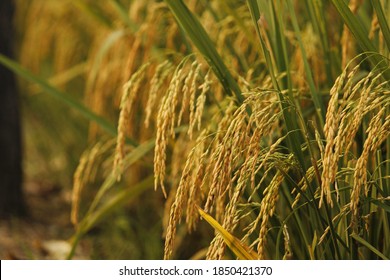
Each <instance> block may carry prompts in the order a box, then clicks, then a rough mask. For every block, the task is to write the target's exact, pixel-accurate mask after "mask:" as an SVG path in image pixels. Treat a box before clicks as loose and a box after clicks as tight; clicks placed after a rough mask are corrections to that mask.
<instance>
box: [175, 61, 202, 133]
mask: <svg viewBox="0 0 390 280" xmlns="http://www.w3.org/2000/svg"><path fill="white" fill-rule="evenodd" d="M198 67H200V64H199V63H198V61H197V60H195V61H194V62H193V63H192V64H191V68H190V71H189V72H188V74H187V77H186V78H185V80H184V85H183V93H182V96H183V97H182V101H181V108H180V112H179V116H178V118H177V125H178V126H179V125H180V124H181V122H182V118H183V114H184V111H185V109H186V107H187V106H188V103H189V101H188V99H189V95H190V90H191V89H192V85H193V81H194V79H196V71H199V70H197V69H198Z"/></svg>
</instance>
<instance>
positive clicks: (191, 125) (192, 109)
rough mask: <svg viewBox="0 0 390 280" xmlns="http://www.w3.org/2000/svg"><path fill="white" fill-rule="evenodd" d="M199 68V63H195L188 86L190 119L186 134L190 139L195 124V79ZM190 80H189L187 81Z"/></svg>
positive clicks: (197, 77)
mask: <svg viewBox="0 0 390 280" xmlns="http://www.w3.org/2000/svg"><path fill="white" fill-rule="evenodd" d="M200 70H201V64H197V65H196V68H195V70H194V74H193V77H192V82H191V87H190V93H189V94H190V104H189V106H190V121H189V125H188V135H189V137H190V139H192V136H193V129H194V126H195V122H196V118H195V112H196V107H195V106H196V101H195V100H196V90H197V80H198V79H199V78H200ZM188 82H190V81H188Z"/></svg>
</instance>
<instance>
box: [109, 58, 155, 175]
mask: <svg viewBox="0 0 390 280" xmlns="http://www.w3.org/2000/svg"><path fill="white" fill-rule="evenodd" d="M148 65H149V64H144V65H142V66H141V67H140V69H139V70H138V71H137V72H136V73H134V74H133V75H132V76H131V78H130V80H129V81H128V82H126V83H125V84H124V85H123V92H122V99H121V103H120V113H119V121H118V136H117V144H116V149H115V159H114V171H115V172H116V175H117V180H118V181H119V180H120V178H121V174H122V172H123V159H124V157H125V142H126V134H127V133H126V132H127V129H128V125H129V119H130V114H131V113H132V107H133V103H134V100H135V98H136V95H137V93H138V90H139V88H140V86H141V81H142V80H143V77H144V74H145V70H146V68H147V66H148Z"/></svg>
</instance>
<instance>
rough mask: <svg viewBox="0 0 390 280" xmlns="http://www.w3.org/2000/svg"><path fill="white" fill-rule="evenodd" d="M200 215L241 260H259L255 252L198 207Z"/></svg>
mask: <svg viewBox="0 0 390 280" xmlns="http://www.w3.org/2000/svg"><path fill="white" fill-rule="evenodd" d="M198 211H199V214H200V215H201V216H202V218H203V219H205V220H206V221H207V222H208V223H209V224H210V225H211V226H212V227H213V228H214V229H215V230H216V231H218V233H219V234H220V235H221V236H222V238H223V240H224V241H225V243H226V245H228V246H229V248H230V249H231V250H232V251H233V253H234V254H235V255H236V256H237V257H238V258H239V259H241V260H257V259H258V256H257V254H256V253H255V252H253V251H252V250H251V249H249V248H248V247H247V246H245V245H244V244H242V243H241V241H240V240H239V239H238V238H237V237H235V236H233V235H232V234H231V233H229V232H228V231H227V230H225V229H224V228H223V227H222V226H221V225H220V224H219V223H218V222H217V221H216V220H215V219H214V218H213V217H211V216H210V215H209V214H207V213H206V212H205V211H203V210H202V209H201V208H199V207H198Z"/></svg>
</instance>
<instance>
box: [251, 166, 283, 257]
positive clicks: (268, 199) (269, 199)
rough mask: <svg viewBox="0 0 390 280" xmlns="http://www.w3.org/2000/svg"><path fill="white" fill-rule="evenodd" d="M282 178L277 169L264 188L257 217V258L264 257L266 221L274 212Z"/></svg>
mask: <svg viewBox="0 0 390 280" xmlns="http://www.w3.org/2000/svg"><path fill="white" fill-rule="evenodd" d="M283 180H284V175H283V173H282V172H280V171H278V172H277V173H276V175H275V176H274V177H273V178H272V181H271V182H270V184H269V186H268V187H267V188H266V189H265V190H264V198H263V200H262V201H261V204H260V213H259V217H260V218H261V225H260V231H259V236H258V239H257V240H256V241H257V242H258V243H257V253H258V255H259V259H265V257H266V255H265V246H266V236H267V232H268V222H269V219H270V218H271V217H272V216H273V214H274V212H275V206H276V202H277V200H278V197H279V187H280V185H281V184H282V182H283Z"/></svg>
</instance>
